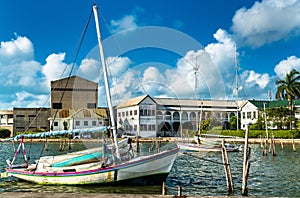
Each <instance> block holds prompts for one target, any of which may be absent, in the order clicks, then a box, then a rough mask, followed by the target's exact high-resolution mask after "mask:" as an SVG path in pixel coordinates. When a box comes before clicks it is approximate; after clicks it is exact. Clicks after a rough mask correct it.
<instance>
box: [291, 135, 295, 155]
mask: <svg viewBox="0 0 300 198" xmlns="http://www.w3.org/2000/svg"><path fill="white" fill-rule="evenodd" d="M292 144H293V152H296V147H295V142H294V137H293V136H292Z"/></svg>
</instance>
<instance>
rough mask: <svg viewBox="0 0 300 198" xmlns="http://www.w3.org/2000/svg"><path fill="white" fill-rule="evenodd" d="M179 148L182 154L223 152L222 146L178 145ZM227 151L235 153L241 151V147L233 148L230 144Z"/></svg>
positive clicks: (179, 143)
mask: <svg viewBox="0 0 300 198" xmlns="http://www.w3.org/2000/svg"><path fill="white" fill-rule="evenodd" d="M177 145H178V147H179V148H180V151H181V152H221V151H222V147H221V145H208V144H203V145H201V144H194V143H182V142H178V143H177ZM225 146H226V150H227V151H228V152H235V151H239V150H240V147H238V146H233V145H229V144H225Z"/></svg>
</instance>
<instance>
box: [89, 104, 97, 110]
mask: <svg viewBox="0 0 300 198" xmlns="http://www.w3.org/2000/svg"><path fill="white" fill-rule="evenodd" d="M87 108H88V109H96V103H88V104H87Z"/></svg>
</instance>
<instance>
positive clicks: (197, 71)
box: [193, 55, 199, 97]
mask: <svg viewBox="0 0 300 198" xmlns="http://www.w3.org/2000/svg"><path fill="white" fill-rule="evenodd" d="M193 69H194V75H195V92H196V95H197V97H198V89H199V79H198V76H199V65H198V57H197V55H196V63H195V64H194V68H193Z"/></svg>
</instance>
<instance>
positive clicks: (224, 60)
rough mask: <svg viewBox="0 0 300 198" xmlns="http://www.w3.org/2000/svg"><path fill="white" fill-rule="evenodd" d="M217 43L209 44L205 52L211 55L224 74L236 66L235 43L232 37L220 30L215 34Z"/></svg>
mask: <svg viewBox="0 0 300 198" xmlns="http://www.w3.org/2000/svg"><path fill="white" fill-rule="evenodd" d="M214 38H215V39H216V40H217V43H211V44H208V45H207V46H206V47H205V51H206V52H207V53H208V54H210V56H211V58H212V60H213V61H214V62H215V63H216V65H217V66H218V67H219V69H220V70H221V71H222V72H225V71H229V70H230V69H231V68H232V67H234V66H235V53H236V49H235V42H234V41H233V40H232V38H231V36H230V35H229V34H228V33H227V32H226V31H225V30H222V29H218V30H217V32H216V33H215V34H214Z"/></svg>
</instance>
